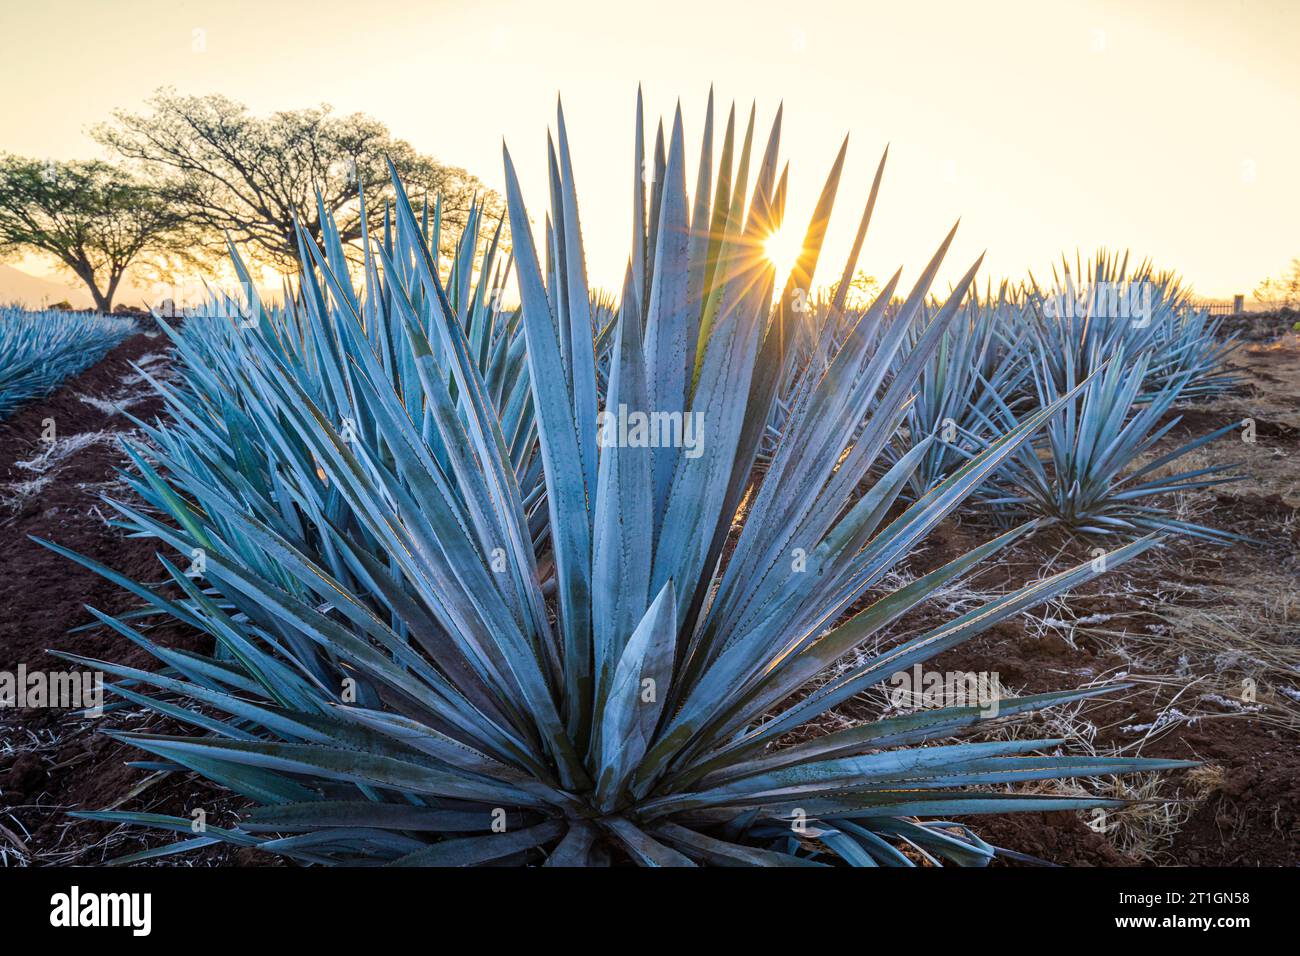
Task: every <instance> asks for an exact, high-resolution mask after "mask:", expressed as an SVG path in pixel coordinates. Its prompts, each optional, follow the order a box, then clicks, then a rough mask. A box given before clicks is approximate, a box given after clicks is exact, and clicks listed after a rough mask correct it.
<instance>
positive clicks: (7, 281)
mask: <svg viewBox="0 0 1300 956" xmlns="http://www.w3.org/2000/svg"><path fill="white" fill-rule="evenodd" d="M63 301H67V302H70V303H72V305H73V306H74V307H76V308H79V309H81V308H89V307H90V304H91V299H90V293H89V292H87V291H85V290H84V289H77V288H76V287H75V286H72V285H70V284H65V283H62V282H59V281H58V280H57V279H45V278H41V277H39V276H34V275H28V274H27V273H26V272H23V271H22V270H20V269H15V268H14V267H13V266H6V265H0V305H10V304H12V303H15V302H16V303H20V304H22V305H25V306H27V307H28V308H29V309H39V308H41V307H42V306H44V305H50V304H52V303H54V302H63Z"/></svg>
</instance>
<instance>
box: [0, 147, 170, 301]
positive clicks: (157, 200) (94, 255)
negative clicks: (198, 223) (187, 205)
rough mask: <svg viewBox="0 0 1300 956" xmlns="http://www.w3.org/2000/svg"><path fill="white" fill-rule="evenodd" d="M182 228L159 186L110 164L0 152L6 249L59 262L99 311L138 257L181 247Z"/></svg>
mask: <svg viewBox="0 0 1300 956" xmlns="http://www.w3.org/2000/svg"><path fill="white" fill-rule="evenodd" d="M182 225H183V223H182V220H181V219H180V218H179V216H178V214H177V211H176V210H175V209H174V208H172V207H171V206H170V205H169V204H168V202H167V201H166V200H165V199H164V198H163V197H162V196H160V195H159V194H158V192H157V191H156V190H154V189H153V188H151V187H150V186H148V185H147V184H145V183H142V182H140V181H139V180H137V179H136V178H134V177H133V176H131V175H130V174H129V173H127V172H126V171H125V170H122V169H119V168H117V167H115V166H111V165H109V164H108V163H104V162H98V161H89V162H63V163H61V162H54V161H41V160H36V159H24V158H22V157H20V156H10V155H6V156H0V252H3V253H17V252H36V253H38V254H40V255H43V256H46V257H49V258H51V259H54V260H55V261H56V262H57V263H58V264H59V265H60V266H63V267H66V268H67V269H69V270H71V271H72V273H73V274H74V275H76V276H77V278H79V279H80V280H81V281H82V282H84V283H85V284H86V287H87V288H88V289H89V290H90V294H91V296H92V297H93V298H94V301H95V308H96V309H98V310H99V311H101V312H109V311H111V310H112V308H113V296H114V295H115V294H116V293H117V287H118V284H119V283H120V282H121V281H122V275H123V273H125V272H126V270H127V267H128V266H130V265H131V264H132V263H133V262H138V261H140V260H141V259H142V258H143V257H145V256H147V255H149V254H151V253H156V254H158V255H162V256H165V255H168V254H174V253H176V252H177V250H178V243H179V241H180V239H179V237H180V234H181V232H182Z"/></svg>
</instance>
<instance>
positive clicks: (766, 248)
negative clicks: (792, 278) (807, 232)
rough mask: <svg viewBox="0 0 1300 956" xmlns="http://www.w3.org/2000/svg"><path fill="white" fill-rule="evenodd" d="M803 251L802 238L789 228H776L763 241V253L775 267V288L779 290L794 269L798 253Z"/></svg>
mask: <svg viewBox="0 0 1300 956" xmlns="http://www.w3.org/2000/svg"><path fill="white" fill-rule="evenodd" d="M802 251H803V238H802V237H801V236H799V234H798V233H796V232H794V231H793V230H789V229H778V230H777V231H776V232H774V233H772V234H771V235H770V236H768V237H767V239H765V240H764V241H763V254H764V255H765V256H767V261H768V262H770V263H772V265H773V266H775V267H776V288H777V290H778V291H779V290H780V289H781V288H782V287H783V286H784V285H785V281H786V279H787V278H788V277H789V275H790V273H791V271H793V269H794V264H795V262H797V261H798V259H799V253H800V252H802Z"/></svg>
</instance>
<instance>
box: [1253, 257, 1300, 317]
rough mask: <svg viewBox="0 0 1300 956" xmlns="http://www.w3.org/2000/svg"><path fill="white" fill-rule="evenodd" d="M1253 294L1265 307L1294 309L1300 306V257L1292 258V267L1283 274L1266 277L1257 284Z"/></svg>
mask: <svg viewBox="0 0 1300 956" xmlns="http://www.w3.org/2000/svg"><path fill="white" fill-rule="evenodd" d="M1252 295H1253V297H1254V299H1255V301H1256V302H1259V303H1260V304H1261V305H1263V306H1264V307H1265V308H1271V309H1287V308H1290V309H1294V308H1296V307H1297V306H1300V259H1292V260H1291V265H1290V267H1289V268H1288V269H1287V271H1286V272H1284V273H1282V275H1280V276H1278V277H1277V278H1269V279H1265V280H1264V281H1263V282H1261V283H1260V284H1259V285H1257V286H1255V291H1254V292H1253V293H1252Z"/></svg>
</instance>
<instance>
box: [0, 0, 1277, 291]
mask: <svg viewBox="0 0 1300 956" xmlns="http://www.w3.org/2000/svg"><path fill="white" fill-rule="evenodd" d="M792 16H793V19H792ZM195 31H203V33H202V38H203V40H204V43H203V44H202V46H203V47H204V48H203V49H202V50H201V51H196V50H195V49H194V47H195V45H196V44H195V37H196V34H195ZM1297 50H1300V4H1297V3H1295V2H1288V0H1270V2H1265V0H1225V2H1212V0H1184V2H1179V0H1163V2H1157V0H1146V2H1128V3H1124V2H1014V0H1006V2H997V0H988V2H983V3H965V2H962V3H959V2H949V3H937V2H936V3H925V2H891V3H876V2H832V0H800V2H798V3H795V4H791V3H788V2H784V0H750V2H745V3H721V2H714V0H656V2H653V3H623V2H615V0H545V2H542V0H537V2H521V0H476V2H462V0H434V2H414V0H366V2H364V3H357V2H354V0H348V2H336V0H311V2H300V0H274V2H271V0H258V2H250V0H225V2H221V3H213V2H206V0H204V2H185V0H168V2H157V0H103V2H92V0H82V2H73V0H43V2H41V3H24V4H21V5H20V4H17V3H12V2H7V0H6V2H4V3H3V4H2V5H0V64H3V69H4V74H5V77H4V83H3V92H0V99H2V102H3V110H2V111H0V112H2V115H3V120H0V150H5V151H11V152H17V153H22V154H28V155H34V156H42V157H45V156H49V157H55V158H73V157H81V156H91V155H97V154H98V148H97V147H96V146H95V144H94V143H93V142H92V141H91V140H90V139H89V137H88V136H87V135H86V131H87V130H88V128H89V127H90V126H91V125H92V124H94V123H95V122H97V121H99V120H101V119H104V118H106V117H107V116H108V114H109V111H110V110H112V109H113V108H115V107H125V108H128V109H133V108H138V107H140V106H141V105H142V103H143V100H144V99H145V97H146V96H148V94H149V93H150V92H151V91H152V90H153V89H154V88H155V87H156V86H159V85H161V84H171V85H174V86H176V87H177V88H178V89H180V90H181V91H182V92H187V93H207V92H220V93H223V94H226V95H227V96H230V97H233V98H235V99H238V100H241V101H244V102H246V103H247V104H248V105H249V106H250V107H252V108H253V109H255V110H257V111H270V110H273V109H277V108H296V107H303V106H308V105H312V104H316V103H319V102H322V101H324V102H328V103H330V104H332V105H333V106H334V107H335V108H336V109H337V110H339V111H342V112H351V111H354V110H361V111H364V112H368V113H371V114H373V115H375V116H377V117H379V118H380V119H382V120H384V121H385V122H386V123H387V124H388V125H389V127H390V128H391V129H392V131H393V132H394V133H395V134H396V135H398V136H401V137H404V138H406V139H408V140H410V141H411V142H412V143H414V144H415V145H416V146H417V147H418V148H420V149H422V150H425V151H427V152H430V153H433V154H435V155H437V156H439V157H440V158H442V159H444V160H446V161H448V162H452V163H455V164H458V165H462V166H466V167H468V168H469V169H471V170H472V171H473V172H474V173H476V174H477V175H478V176H480V177H481V178H482V179H483V180H484V181H486V182H487V183H488V184H490V185H492V186H494V187H497V188H500V186H501V184H502V174H501V161H500V144H501V138H502V137H503V136H504V137H505V138H506V139H507V141H508V142H509V144H510V147H511V150H512V153H513V155H514V156H515V160H516V164H517V165H518V167H519V171H520V176H521V180H522V182H523V186H524V189H525V194H526V198H527V200H528V202H529V208H530V210H531V211H532V213H533V215H534V217H535V218H537V219H540V216H541V213H542V211H543V210H544V209H545V197H546V191H545V190H546V178H545V177H546V165H545V143H546V139H545V131H546V127H547V125H548V124H549V123H553V119H554V105H555V95H556V93H557V92H558V93H561V94H562V95H563V97H564V103H565V112H566V117H567V120H568V125H569V132H570V137H571V140H572V146H573V155H574V165H575V173H576V176H577V181H578V186H579V199H580V202H581V204H582V208H581V211H582V225H583V230H584V234H585V238H586V244H587V250H588V257H589V268H590V272H591V275H592V280H593V282H595V283H599V284H603V285H607V286H615V285H617V283H618V280H619V278H620V277H621V274H622V268H623V263H624V262H625V260H626V257H627V255H628V246H629V240H628V236H629V234H630V231H631V230H630V225H629V223H630V203H631V199H630V182H631V178H632V169H631V151H632V122H633V107H634V103H635V95H636V86H637V83H638V82H640V83H642V84H644V87H645V92H646V100H647V112H648V114H649V115H651V116H656V117H657V116H658V115H660V114H667V115H671V110H672V108H673V105H674V102H675V100H676V99H677V98H678V97H680V98H681V100H682V108H683V113H684V117H685V120H686V124H687V131H688V136H689V141H690V142H692V143H693V144H694V145H693V146H692V149H694V148H696V147H697V145H698V140H699V134H700V122H701V120H702V116H703V111H704V104H705V98H706V95H707V92H708V88H709V84H710V83H713V84H715V87H716V91H717V95H718V98H719V101H720V104H721V105H722V106H724V107H725V104H727V103H728V102H729V101H730V100H731V99H732V98H735V99H737V100H739V101H740V107H741V109H743V110H744V111H746V112H747V111H748V107H749V103H750V101H751V100H752V99H756V100H757V102H758V110H759V123H760V125H761V126H762V125H763V124H766V123H770V120H771V117H772V114H773V113H774V111H775V109H776V107H777V105H778V103H779V102H781V101H784V103H785V124H784V130H785V134H784V137H783V147H784V154H785V156H786V157H787V158H788V159H789V160H790V163H791V190H790V206H789V209H790V213H791V215H793V216H795V217H796V218H799V219H806V217H807V215H808V214H809V212H810V211H811V208H812V205H813V203H814V202H815V200H816V195H817V192H818V190H819V189H820V188H821V184H822V180H823V178H824V176H825V174H826V171H827V168H828V167H829V164H830V163H831V161H832V160H833V158H834V155H835V152H836V149H837V148H838V146H839V142H840V140H841V138H842V137H843V135H844V134H845V133H846V132H848V133H851V134H852V138H851V141H850V153H849V163H848V166H847V169H846V174H845V177H844V181H843V185H842V188H841V192H840V200H839V202H838V204H837V210H836V215H835V217H834V219H833V220H832V223H831V231H830V234H829V239H828V241H829V249H828V255H829V256H830V257H831V258H829V259H828V260H825V261H826V263H827V265H826V266H824V267H823V268H824V269H825V270H826V271H825V273H823V274H822V275H819V277H818V278H819V279H827V278H829V277H830V275H829V273H830V272H832V271H833V272H836V273H837V272H838V270H839V267H840V263H841V262H842V258H843V255H844V253H845V252H846V251H847V248H848V246H849V243H850V241H851V239H852V233H853V230H854V228H855V225H856V219H857V216H858V214H859V212H860V210H861V204H862V201H863V200H864V199H865V196H866V192H867V188H868V186H869V184H870V178H871V175H872V173H873V172H874V169H875V164H876V161H877V159H878V158H879V154H880V151H881V149H882V148H883V147H884V145H885V144H886V143H887V142H888V143H891V144H892V146H891V149H890V162H889V166H888V168H887V172H886V177H885V184H884V188H883V189H882V193H881V200H880V203H879V205H878V207H877V216H876V220H875V223H874V225H873V228H872V232H871V234H870V235H869V237H868V240H867V244H866V246H865V248H864V252H863V259H862V264H863V265H864V266H865V267H866V268H867V269H868V270H870V271H873V272H875V273H877V274H880V273H885V272H888V271H892V270H893V269H894V268H895V267H896V266H898V265H903V266H905V267H906V269H907V272H906V273H905V274H906V275H914V274H915V272H916V270H917V269H919V268H920V266H921V265H922V264H923V257H928V255H929V253H930V252H931V251H932V249H933V247H934V246H935V245H936V244H937V243H938V241H939V240H940V239H941V238H942V236H943V234H944V232H945V231H946V229H947V228H948V226H950V225H951V223H952V221H953V220H954V219H956V218H957V217H959V216H960V217H961V219H962V226H961V229H960V231H959V233H958V238H957V241H956V243H955V244H954V247H953V252H952V254H951V256H950V259H949V268H948V270H947V271H946V272H945V273H944V274H943V275H941V279H940V284H941V285H943V284H945V283H946V282H947V281H948V280H950V279H955V278H956V276H957V275H959V274H960V272H961V271H964V269H965V268H966V266H967V265H968V264H969V263H970V261H971V260H973V258H974V257H975V256H977V255H978V254H979V253H980V252H981V251H983V250H985V249H987V250H988V258H987V259H986V265H985V269H984V276H986V277H987V276H999V275H1012V276H1015V277H1020V276H1022V275H1023V274H1024V272H1025V270H1027V269H1033V270H1035V272H1042V271H1044V270H1045V269H1047V268H1049V267H1050V264H1051V263H1052V261H1053V260H1054V259H1055V258H1056V257H1057V256H1058V255H1059V254H1060V253H1061V252H1063V251H1068V252H1070V253H1071V255H1073V251H1074V250H1076V249H1080V250H1082V251H1083V252H1084V253H1085V254H1086V253H1089V252H1091V251H1092V250H1093V249H1094V248H1095V247H1096V246H1097V245H1099V244H1108V245H1111V246H1119V247H1128V248H1131V249H1133V250H1134V251H1135V252H1137V253H1139V254H1141V255H1145V256H1150V257H1152V258H1153V259H1154V260H1155V261H1156V262H1157V263H1159V264H1161V265H1165V266H1170V267H1174V268H1177V269H1178V270H1179V271H1181V272H1182V273H1183V274H1184V275H1185V276H1186V277H1187V278H1188V279H1189V280H1190V281H1192V282H1193V283H1194V285H1195V287H1196V289H1197V291H1199V292H1200V293H1201V294H1203V295H1206V296H1214V297H1221V296H1227V295H1231V294H1232V293H1234V292H1244V293H1249V292H1250V290H1251V289H1252V288H1253V286H1254V285H1255V284H1256V283H1257V282H1258V281H1259V280H1260V279H1262V278H1263V277H1265V276H1266V275H1269V274H1275V273H1277V272H1279V271H1281V269H1282V268H1283V266H1285V264H1286V263H1287V262H1288V260H1289V259H1290V258H1291V257H1293V256H1300V175H1298V173H1300V58H1297V56H1296V52H1297ZM724 115H725V113H724ZM764 132H765V127H764ZM650 135H652V131H651V134H650ZM690 181H691V182H693V181H694V173H693V171H692V173H691V176H690Z"/></svg>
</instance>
